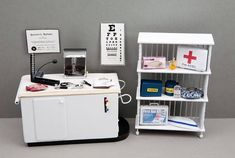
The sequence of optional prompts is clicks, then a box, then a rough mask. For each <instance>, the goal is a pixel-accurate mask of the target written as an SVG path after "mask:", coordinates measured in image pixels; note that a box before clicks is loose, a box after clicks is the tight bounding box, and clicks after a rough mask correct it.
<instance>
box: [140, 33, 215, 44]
mask: <svg viewBox="0 0 235 158" xmlns="http://www.w3.org/2000/svg"><path fill="white" fill-rule="evenodd" d="M138 43H139V44H182V45H214V44H215V42H214V39H213V36H212V34H191V33H155V32H140V33H139V36H138Z"/></svg>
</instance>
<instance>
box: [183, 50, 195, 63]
mask: <svg viewBox="0 0 235 158" xmlns="http://www.w3.org/2000/svg"><path fill="white" fill-rule="evenodd" d="M184 58H187V59H188V64H191V63H192V60H197V57H196V56H193V51H189V54H188V55H186V54H184Z"/></svg>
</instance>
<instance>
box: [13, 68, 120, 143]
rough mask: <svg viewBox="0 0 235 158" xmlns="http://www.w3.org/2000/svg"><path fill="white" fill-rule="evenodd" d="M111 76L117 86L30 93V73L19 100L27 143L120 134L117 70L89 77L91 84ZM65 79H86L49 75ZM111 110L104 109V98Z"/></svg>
mask: <svg viewBox="0 0 235 158" xmlns="http://www.w3.org/2000/svg"><path fill="white" fill-rule="evenodd" d="M104 77H105V78H108V79H111V80H112V82H113V83H114V86H112V87H110V88H108V89H94V88H92V87H90V86H87V85H85V86H84V88H83V89H58V90H57V89H54V87H53V86H49V87H48V89H46V90H45V91H40V92H28V91H26V90H25V86H27V85H30V84H32V83H31V82H30V76H29V75H26V76H23V77H22V78H21V81H20V85H19V88H18V92H17V96H16V103H20V104H21V112H22V122H23V133H24V141H25V142H26V143H35V142H51V141H64V140H65V141H66V140H84V139H85V140H86V139H103V138H116V137H117V136H118V94H119V93H120V86H119V82H118V76H117V74H115V73H92V74H88V75H87V77H86V78H85V80H86V81H88V82H90V83H91V84H92V83H93V81H94V80H95V79H98V78H104ZM45 78H50V79H56V80H60V81H61V82H72V83H75V84H76V83H80V82H81V81H82V80H84V78H83V79H81V78H80V79H79V78H69V79H67V78H65V77H64V75H63V74H51V75H45ZM105 97H107V99H108V104H107V107H108V109H109V110H108V111H107V112H105V110H104V98H105Z"/></svg>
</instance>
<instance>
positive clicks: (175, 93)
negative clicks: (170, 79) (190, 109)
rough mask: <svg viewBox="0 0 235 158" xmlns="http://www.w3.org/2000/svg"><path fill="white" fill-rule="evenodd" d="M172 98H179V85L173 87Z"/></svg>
mask: <svg viewBox="0 0 235 158" xmlns="http://www.w3.org/2000/svg"><path fill="white" fill-rule="evenodd" d="M174 97H175V98H180V97H181V86H180V85H176V86H175V87H174Z"/></svg>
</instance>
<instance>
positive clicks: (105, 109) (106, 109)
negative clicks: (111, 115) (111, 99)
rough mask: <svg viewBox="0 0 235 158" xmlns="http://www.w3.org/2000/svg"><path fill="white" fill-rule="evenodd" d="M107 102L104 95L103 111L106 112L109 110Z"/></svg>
mask: <svg viewBox="0 0 235 158" xmlns="http://www.w3.org/2000/svg"><path fill="white" fill-rule="evenodd" d="M107 103H108V99H107V97H104V112H105V113H107V112H108V111H109V109H108V107H107Z"/></svg>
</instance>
